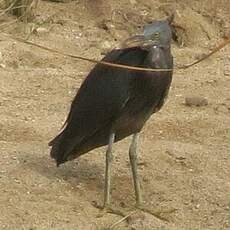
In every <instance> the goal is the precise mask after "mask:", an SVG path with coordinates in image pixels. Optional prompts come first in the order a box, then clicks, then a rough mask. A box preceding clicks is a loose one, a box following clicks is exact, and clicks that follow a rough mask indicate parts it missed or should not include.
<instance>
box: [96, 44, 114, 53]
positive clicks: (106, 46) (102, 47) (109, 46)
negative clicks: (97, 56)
mask: <svg viewBox="0 0 230 230" xmlns="http://www.w3.org/2000/svg"><path fill="white" fill-rule="evenodd" d="M112 47H113V45H112V43H111V42H109V41H104V42H102V43H101V44H100V47H99V48H100V50H101V53H102V54H106V53H107V52H109V51H111V50H112Z"/></svg>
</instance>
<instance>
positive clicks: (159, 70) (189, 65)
mask: <svg viewBox="0 0 230 230" xmlns="http://www.w3.org/2000/svg"><path fill="white" fill-rule="evenodd" d="M1 34H3V35H4V36H6V37H8V38H10V39H13V40H15V41H18V42H21V43H25V44H28V45H32V46H36V47H38V48H40V49H43V50H47V51H50V52H53V53H56V54H60V55H63V56H67V57H71V58H75V59H79V60H83V61H89V62H92V63H96V64H103V65H107V66H112V67H117V68H123V69H128V70H138V71H149V72H170V71H173V70H180V69H187V68H189V67H191V66H193V65H196V64H198V63H199V62H201V61H203V60H205V59H206V58H208V57H210V56H211V55H213V54H214V53H216V52H218V51H219V50H220V49H222V48H224V47H225V46H226V45H228V44H229V43H230V38H228V39H227V40H226V41H224V42H222V43H221V44H220V45H219V46H217V47H216V48H214V49H213V50H212V51H211V52H210V53H208V54H206V55H205V56H204V57H202V58H201V59H199V60H197V61H195V62H192V63H191V64H187V65H183V66H180V67H177V68H174V69H152V68H142V67H134V66H128V65H123V64H115V63H111V62H106V61H97V60H94V59H91V58H85V57H81V56H77V55H73V54H67V53H64V52H62V51H59V50H55V49H52V48H48V47H45V46H42V45H39V44H36V43H33V42H29V41H26V40H24V39H22V38H16V37H13V36H11V35H9V34H5V33H1Z"/></svg>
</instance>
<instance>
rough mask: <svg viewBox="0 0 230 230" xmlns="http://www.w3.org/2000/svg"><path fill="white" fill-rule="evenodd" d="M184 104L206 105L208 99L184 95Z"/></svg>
mask: <svg viewBox="0 0 230 230" xmlns="http://www.w3.org/2000/svg"><path fill="white" fill-rule="evenodd" d="M185 105H186V106H197V107H200V106H206V105H208V100H207V99H206V98H203V97H196V96H194V97H186V98H185Z"/></svg>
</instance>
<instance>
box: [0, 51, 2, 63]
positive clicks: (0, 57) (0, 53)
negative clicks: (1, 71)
mask: <svg viewBox="0 0 230 230" xmlns="http://www.w3.org/2000/svg"><path fill="white" fill-rule="evenodd" d="M0 62H3V56H2V52H0Z"/></svg>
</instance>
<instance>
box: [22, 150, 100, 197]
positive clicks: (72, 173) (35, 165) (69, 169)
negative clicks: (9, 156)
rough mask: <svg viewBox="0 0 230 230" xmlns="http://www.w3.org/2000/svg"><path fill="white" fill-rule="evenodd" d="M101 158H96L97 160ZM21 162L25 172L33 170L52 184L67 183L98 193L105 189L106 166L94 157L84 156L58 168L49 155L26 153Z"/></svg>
mask: <svg viewBox="0 0 230 230" xmlns="http://www.w3.org/2000/svg"><path fill="white" fill-rule="evenodd" d="M99 157H100V156H96V158H99ZM90 159H91V160H90ZM19 160H20V164H21V167H23V168H24V170H31V171H33V172H34V173H35V174H40V175H41V176H42V177H46V178H48V179H49V181H51V182H54V181H65V182H68V183H69V184H70V185H71V186H72V187H73V188H75V187H78V186H80V185H82V186H83V187H84V188H85V189H86V190H87V191H88V190H92V191H94V192H98V193H100V192H101V190H102V189H103V180H104V178H103V175H104V166H102V164H101V163H100V162H99V160H98V161H95V160H92V156H82V157H81V158H79V159H77V160H74V161H71V162H67V163H66V164H63V165H61V166H59V167H56V164H55V162H54V161H53V160H52V159H51V158H50V157H49V155H41V154H39V155H36V154H29V153H24V154H23V155H20V159H19ZM101 160H102V159H101Z"/></svg>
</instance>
